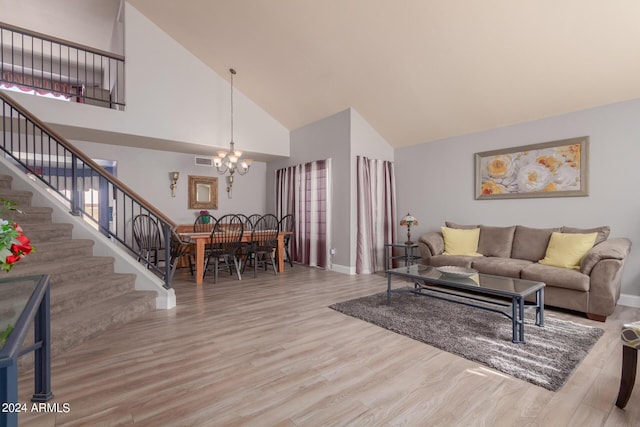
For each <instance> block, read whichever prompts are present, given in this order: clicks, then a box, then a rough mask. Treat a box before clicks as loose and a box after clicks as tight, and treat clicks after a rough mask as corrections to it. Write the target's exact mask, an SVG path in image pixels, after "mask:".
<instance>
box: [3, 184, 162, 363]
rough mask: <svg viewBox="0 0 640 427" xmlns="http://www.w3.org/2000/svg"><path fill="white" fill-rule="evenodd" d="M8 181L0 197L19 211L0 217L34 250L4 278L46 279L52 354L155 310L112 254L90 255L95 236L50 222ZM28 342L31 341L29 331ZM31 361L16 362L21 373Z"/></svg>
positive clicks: (46, 210)
mask: <svg viewBox="0 0 640 427" xmlns="http://www.w3.org/2000/svg"><path fill="white" fill-rule="evenodd" d="M12 181H13V178H12V177H11V176H9V175H1V174H0V198H4V199H5V200H10V201H13V202H16V208H17V209H19V210H20V211H22V213H20V212H17V211H12V210H8V211H7V212H5V213H4V215H0V216H2V217H3V218H5V219H10V220H13V221H15V222H17V223H18V224H20V226H21V227H22V229H23V230H24V232H25V235H26V236H27V237H28V238H29V239H30V240H31V243H32V244H33V246H34V248H35V250H34V252H33V253H32V254H30V255H29V256H28V257H26V258H24V259H23V260H21V261H20V262H19V263H17V264H16V265H15V266H14V268H13V269H12V270H11V271H10V272H8V273H3V277H14V276H28V275H39V274H48V275H49V276H50V277H51V350H52V355H56V354H64V352H65V351H66V350H68V349H70V348H71V347H74V346H76V345H78V344H81V343H83V342H85V341H87V340H89V339H91V338H92V337H94V336H96V335H98V334H100V333H102V332H104V331H106V330H108V329H110V328H117V327H121V326H122V325H123V324H124V323H126V322H128V321H130V320H133V319H134V318H136V317H138V316H140V315H141V314H143V313H146V312H149V311H153V310H155V307H156V297H157V294H156V292H154V291H136V290H135V281H136V275H135V274H128V273H127V274H125V273H116V272H115V269H114V266H115V260H114V258H113V257H108V256H93V249H94V246H95V242H94V240H87V239H73V236H72V231H73V225H72V224H69V223H53V222H52V213H53V209H52V208H50V207H38V206H31V201H32V197H33V193H32V192H30V191H18V190H12V189H11V185H12ZM27 343H33V329H30V332H29V334H28V337H27V340H26V341H25V344H27ZM32 360H33V359H32V354H31V353H29V354H26V355H24V356H22V357H21V358H20V359H19V360H18V364H19V366H20V369H21V372H22V370H23V369H24V370H30V369H33V363H32Z"/></svg>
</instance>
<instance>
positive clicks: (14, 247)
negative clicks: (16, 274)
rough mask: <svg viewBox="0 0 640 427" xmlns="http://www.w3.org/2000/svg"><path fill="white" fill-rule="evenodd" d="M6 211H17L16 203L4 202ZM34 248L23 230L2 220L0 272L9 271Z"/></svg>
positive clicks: (0, 220)
mask: <svg viewBox="0 0 640 427" xmlns="http://www.w3.org/2000/svg"><path fill="white" fill-rule="evenodd" d="M2 203H3V204H4V209H3V210H2V211H3V212H5V211H6V210H17V209H15V208H14V207H13V206H14V204H15V203H13V202H9V201H7V200H2ZM32 250H33V247H32V246H31V242H30V241H29V238H28V237H27V236H25V235H24V232H23V231H22V228H21V227H20V226H19V225H18V224H16V223H15V222H13V221H11V220H6V219H2V218H0V270H4V271H9V270H11V268H13V266H14V264H15V263H16V262H18V261H20V260H21V259H22V258H24V257H25V256H27V255H29V254H30V253H31V251H32Z"/></svg>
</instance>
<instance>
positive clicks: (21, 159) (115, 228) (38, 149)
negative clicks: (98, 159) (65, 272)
mask: <svg viewBox="0 0 640 427" xmlns="http://www.w3.org/2000/svg"><path fill="white" fill-rule="evenodd" d="M0 112H1V113H2V118H1V121H0V150H1V151H2V152H4V153H0V155H2V154H4V156H5V157H6V158H8V159H11V160H12V161H13V162H14V163H15V164H17V166H18V167H20V168H22V169H23V170H24V171H25V172H26V173H29V174H30V175H31V176H33V177H34V178H35V179H37V180H39V181H40V182H42V183H44V184H45V185H46V187H48V188H49V190H50V192H51V193H52V194H54V195H55V197H57V198H58V199H59V200H61V201H62V202H63V203H65V204H66V205H67V206H68V208H69V209H70V211H71V213H72V214H73V215H78V216H82V217H83V218H84V219H86V220H87V221H89V223H91V224H93V225H94V226H95V227H96V229H97V230H99V231H100V232H101V233H102V234H104V235H106V236H108V237H110V238H111V239H112V240H114V241H117V242H119V243H120V244H121V245H122V246H124V247H125V248H126V249H127V250H128V251H129V252H130V253H131V254H132V255H133V256H134V257H136V258H137V259H138V260H139V261H140V262H142V263H143V264H144V265H146V266H147V267H148V268H149V269H150V270H152V271H153V272H155V273H156V274H157V275H158V276H160V277H161V278H162V280H163V281H164V286H165V287H166V288H167V289H168V288H170V287H171V278H172V277H171V276H172V274H171V265H170V263H169V262H164V263H159V262H157V261H158V258H155V259H150V258H149V257H148V251H145V250H144V248H140V247H139V246H138V244H137V242H136V239H135V238H134V227H133V218H135V217H136V216H138V215H145V217H149V218H150V219H151V220H152V221H155V223H157V224H158V226H159V228H160V233H161V239H162V241H163V242H166V244H162V242H160V241H158V247H161V251H162V253H161V254H158V255H159V256H160V257H162V258H164V259H165V260H170V259H171V252H170V250H171V249H170V242H171V241H172V240H171V236H172V231H173V230H175V228H176V224H175V223H174V222H173V221H172V220H171V219H169V218H168V217H166V216H165V215H164V214H163V213H162V212H160V211H159V210H158V209H156V208H155V207H154V206H153V205H151V204H150V203H149V202H147V201H146V200H145V199H143V198H142V197H141V196H139V195H138V194H136V193H135V192H134V191H133V190H131V189H130V188H129V187H128V186H126V185H125V184H124V183H123V182H121V181H120V180H118V179H117V178H115V177H114V176H113V175H111V174H110V173H109V172H107V171H106V170H105V169H104V168H102V167H101V166H99V165H98V164H97V163H95V162H94V161H93V160H91V159H90V158H89V157H88V156H87V155H85V154H84V153H82V152H81V151H80V150H78V149H77V148H75V147H74V146H73V145H72V144H71V143H69V142H68V141H67V140H66V139H64V138H63V137H61V136H60V135H58V134H57V133H56V132H55V131H53V130H52V129H50V128H49V127H48V126H47V125H46V124H44V123H43V122H42V121H40V120H39V119H38V118H36V117H35V116H34V115H32V114H31V113H30V112H28V111H27V110H26V109H25V108H24V107H22V106H21V105H20V104H18V103H17V102H16V101H14V100H13V99H12V98H10V97H9V96H7V95H6V94H5V93H4V91H0Z"/></svg>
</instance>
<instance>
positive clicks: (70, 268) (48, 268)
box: [7, 256, 115, 287]
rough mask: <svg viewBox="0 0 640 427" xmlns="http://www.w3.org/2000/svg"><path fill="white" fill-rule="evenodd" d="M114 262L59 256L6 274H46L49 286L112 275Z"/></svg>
mask: <svg viewBox="0 0 640 427" xmlns="http://www.w3.org/2000/svg"><path fill="white" fill-rule="evenodd" d="M114 263H115V260H114V258H113V257H102V256H74V257H64V256H61V257H60V258H59V259H57V260H52V261H46V262H40V263H35V264H27V263H24V264H21V263H17V264H16V266H15V267H14V268H13V270H11V271H10V272H9V273H7V276H8V277H10V276H24V275H27V274H48V275H49V276H50V277H51V286H52V287H53V286H55V285H56V283H58V282H60V281H64V280H88V279H91V280H93V279H94V278H95V277H97V276H98V275H100V274H105V273H113V272H114Z"/></svg>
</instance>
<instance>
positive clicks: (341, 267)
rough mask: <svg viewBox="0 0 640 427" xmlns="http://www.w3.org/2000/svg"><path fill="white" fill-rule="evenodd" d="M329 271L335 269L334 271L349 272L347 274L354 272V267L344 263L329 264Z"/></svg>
mask: <svg viewBox="0 0 640 427" xmlns="http://www.w3.org/2000/svg"><path fill="white" fill-rule="evenodd" d="M331 271H335V272H336V273H342V274H349V275H353V274H356V268H355V267H349V266H346V265H337V264H333V265H331Z"/></svg>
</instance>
